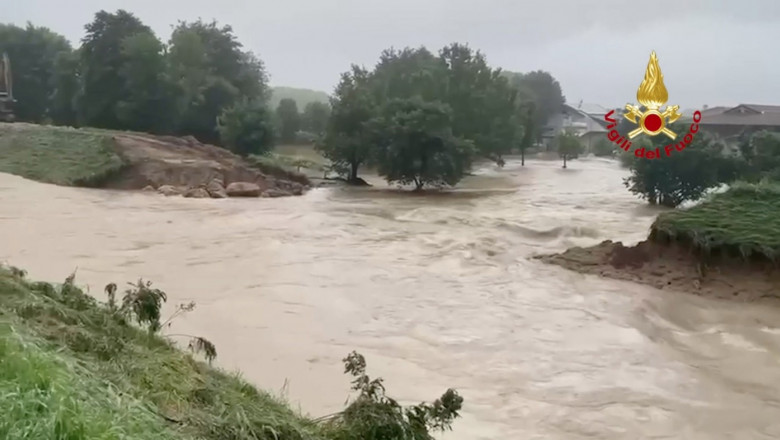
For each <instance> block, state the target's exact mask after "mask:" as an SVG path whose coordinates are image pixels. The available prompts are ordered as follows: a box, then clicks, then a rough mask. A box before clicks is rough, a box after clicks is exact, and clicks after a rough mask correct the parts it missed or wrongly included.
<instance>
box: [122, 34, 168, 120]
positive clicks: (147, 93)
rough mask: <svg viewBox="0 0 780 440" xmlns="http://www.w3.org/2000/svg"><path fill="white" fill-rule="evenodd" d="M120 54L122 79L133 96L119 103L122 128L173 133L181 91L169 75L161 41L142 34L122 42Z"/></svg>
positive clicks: (130, 95)
mask: <svg viewBox="0 0 780 440" xmlns="http://www.w3.org/2000/svg"><path fill="white" fill-rule="evenodd" d="M121 53H122V58H123V61H122V64H121V68H120V76H121V78H122V80H123V82H124V84H125V87H127V89H128V90H129V91H130V92H129V93H128V94H127V95H126V96H124V97H123V99H122V100H121V101H119V102H117V103H116V116H117V120H118V122H119V124H120V127H122V128H124V129H130V130H137V131H150V132H156V133H162V132H169V131H171V130H173V128H174V124H175V119H174V116H175V111H176V106H175V99H176V95H177V92H178V90H176V89H175V86H174V83H173V82H172V81H171V80H170V79H169V74H168V72H167V71H166V61H165V54H164V48H163V45H162V43H161V42H160V40H158V39H157V37H155V36H154V35H153V34H152V33H150V32H140V33H137V34H135V35H132V36H130V37H127V38H125V39H124V40H123V41H122V47H121Z"/></svg>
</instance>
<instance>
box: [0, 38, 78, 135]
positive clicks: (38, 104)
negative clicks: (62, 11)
mask: <svg viewBox="0 0 780 440" xmlns="http://www.w3.org/2000/svg"><path fill="white" fill-rule="evenodd" d="M3 52H6V53H7V54H8V57H9V59H10V61H11V74H12V84H13V92H14V98H15V99H16V100H17V103H16V105H15V107H14V113H15V114H16V118H17V119H19V120H22V121H29V122H43V121H44V120H45V119H46V118H48V117H51V116H52V115H51V113H52V111H53V109H52V107H53V106H54V103H53V97H54V95H55V93H56V92H57V89H55V85H56V81H55V78H56V77H57V75H58V73H59V70H58V67H59V64H60V61H61V60H62V59H63V57H67V56H68V55H69V54H70V53H71V47H70V43H68V41H67V40H66V39H65V37H63V36H62V35H59V34H56V33H54V32H52V31H51V30H49V29H47V28H45V27H36V26H33V25H32V24H28V25H27V26H26V27H24V28H21V27H18V26H14V25H11V24H0V54H2V53H3ZM60 95H61V93H60Z"/></svg>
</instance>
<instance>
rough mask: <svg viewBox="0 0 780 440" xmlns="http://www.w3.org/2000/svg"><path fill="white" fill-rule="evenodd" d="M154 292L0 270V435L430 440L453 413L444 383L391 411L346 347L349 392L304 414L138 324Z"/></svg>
mask: <svg viewBox="0 0 780 440" xmlns="http://www.w3.org/2000/svg"><path fill="white" fill-rule="evenodd" d="M69 278H70V277H69ZM140 285H143V284H138V285H136V286H140ZM155 292H156V293H155ZM116 293H119V292H116ZM160 293H161V292H160V291H158V290H156V289H151V288H149V289H144V288H141V289H138V288H136V289H135V290H134V289H132V288H131V289H128V291H127V292H126V293H125V296H124V297H122V298H120V296H121V294H120V295H117V298H116V301H114V300H109V301H108V302H107V303H103V302H99V301H97V300H96V299H95V298H94V297H92V296H90V295H87V294H85V293H84V292H83V291H82V290H80V289H79V288H78V287H76V285H75V284H74V282H73V281H72V279H71V280H66V282H65V283H63V284H61V285H52V284H49V283H44V282H34V281H30V280H28V279H26V277H25V274H24V273H23V271H20V270H19V269H15V268H12V267H0V408H3V410H2V411H0V438H3V439H31V440H32V439H36V440H37V439H58V440H60V439H62V440H71V439H72V440H76V439H78V440H86V439H101V440H110V439H117V440H118V439H204V440H206V439H213V440H229V439H231V440H237V439H268V440H271V439H273V440H284V439H339V440H340V439H343V440H348V439H349V440H358V439H361V440H363V439H365V440H370V439H398V440H401V439H414V440H430V439H432V437H431V436H430V434H429V430H434V429H441V428H444V429H447V428H449V426H450V424H451V422H452V420H453V419H454V418H456V417H457V416H458V414H457V410H459V409H460V404H461V402H462V399H461V398H460V397H459V396H457V394H456V393H455V392H454V391H452V390H448V391H447V393H445V394H444V395H443V396H442V398H441V399H439V400H437V401H435V402H434V403H433V404H420V405H416V406H411V407H401V406H400V405H398V404H397V403H396V402H395V401H393V400H392V399H389V398H387V397H385V396H384V389H383V388H382V386H381V379H380V380H374V379H370V378H369V377H368V376H367V375H366V374H365V360H364V359H363V358H362V356H360V355H358V354H356V353H353V354H351V355H350V356H348V357H347V358H346V359H345V367H346V371H347V372H348V373H350V374H351V375H352V376H353V377H354V382H353V384H354V388H353V389H354V390H355V391H356V394H357V395H356V397H355V398H354V399H353V400H352V402H351V403H350V404H349V406H347V407H346V408H345V410H344V411H343V412H341V413H338V414H334V415H332V416H330V417H327V418H324V419H321V420H316V421H315V420H312V419H309V418H307V417H304V416H302V415H300V414H299V413H297V412H295V411H293V410H292V409H290V408H289V407H288V406H287V404H286V403H285V402H283V401H281V400H279V399H278V398H276V397H274V396H272V395H270V394H268V393H266V392H263V391H261V390H258V389H256V388H255V387H254V386H252V385H250V384H249V383H247V382H246V381H244V380H243V379H242V378H241V377H240V376H239V375H237V374H232V373H228V372H225V371H222V370H220V369H218V368H213V367H212V366H210V364H209V363H207V362H204V361H202V360H198V359H199V358H200V357H201V355H200V354H199V353H198V352H197V351H193V352H190V351H187V350H182V349H178V348H177V347H176V345H175V344H174V343H173V342H172V340H171V339H169V337H166V336H161V335H160V333H159V331H157V330H151V327H150V328H149V329H147V328H143V327H142V326H141V324H138V323H139V322H141V321H143V320H139V317H144V319H147V320H148V319H151V321H156V322H157V325H158V326H159V321H160V316H159V305H160V304H159V298H160V296H159V294H160ZM109 298H111V296H109ZM155 298H157V299H156V300H155ZM155 301H157V303H156V307H157V308H156V307H155ZM162 301H163V302H164V296H163V300H162ZM119 304H121V305H119ZM154 310H157V312H155V311H154ZM125 312H128V313H125ZM155 313H157V315H155ZM144 322H147V321H144ZM163 327H164V325H163ZM185 341H186V339H185ZM217 349H218V347H217Z"/></svg>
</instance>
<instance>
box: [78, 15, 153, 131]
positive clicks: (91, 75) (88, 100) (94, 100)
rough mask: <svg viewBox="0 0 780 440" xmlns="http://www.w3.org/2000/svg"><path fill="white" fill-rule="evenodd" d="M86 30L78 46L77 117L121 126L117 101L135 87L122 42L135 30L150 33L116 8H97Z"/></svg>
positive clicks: (101, 124)
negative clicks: (130, 76) (79, 82)
mask: <svg viewBox="0 0 780 440" xmlns="http://www.w3.org/2000/svg"><path fill="white" fill-rule="evenodd" d="M86 31H87V34H86V36H85V37H84V38H83V40H82V45H81V48H80V50H79V54H80V56H81V81H82V84H81V92H82V94H81V95H80V96H79V100H78V106H77V107H78V112H79V120H80V122H81V123H82V124H83V125H89V126H93V127H101V128H123V124H122V120H121V119H120V112H121V110H120V111H118V109H117V106H118V105H120V103H125V102H129V101H131V100H132V97H133V95H134V94H136V93H138V92H139V91H138V90H136V89H133V85H132V84H131V83H129V82H128V76H127V75H126V74H125V73H124V72H126V71H127V66H128V63H132V62H133V61H132V60H129V59H128V54H129V53H128V51H127V50H123V48H124V47H125V44H126V43H125V42H126V40H128V39H129V38H131V37H133V36H135V35H138V34H147V35H149V34H151V35H152V38H154V37H153V34H152V31H151V29H150V28H149V27H148V26H146V25H144V24H143V23H142V22H141V20H139V19H138V18H137V17H136V16H135V15H133V14H131V13H129V12H127V11H124V10H119V11H117V12H116V13H109V12H106V11H100V12H98V13H96V14H95V18H94V20H93V21H92V22H91V23H89V24H87V25H86Z"/></svg>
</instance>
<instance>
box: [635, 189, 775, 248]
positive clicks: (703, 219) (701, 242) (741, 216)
mask: <svg viewBox="0 0 780 440" xmlns="http://www.w3.org/2000/svg"><path fill="white" fill-rule="evenodd" d="M650 238H651V239H653V240H658V241H678V242H681V243H684V244H686V245H690V246H691V247H692V248H694V249H695V250H697V251H699V252H701V253H703V254H705V255H712V254H726V255H731V256H740V257H742V258H745V259H748V258H761V259H767V260H770V261H777V260H778V257H780V185H778V184H775V183H769V182H762V183H759V184H749V183H744V182H738V183H736V184H734V185H733V186H732V187H731V188H730V189H729V190H727V191H726V192H724V193H719V194H713V195H711V196H710V197H709V198H708V199H707V200H705V201H703V202H702V203H700V204H699V205H696V206H694V207H691V208H689V209H684V210H682V209H681V210H675V211H671V212H667V213H663V214H661V215H659V216H658V218H657V219H656V220H655V222H654V223H653V225H652V227H651V234H650Z"/></svg>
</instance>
